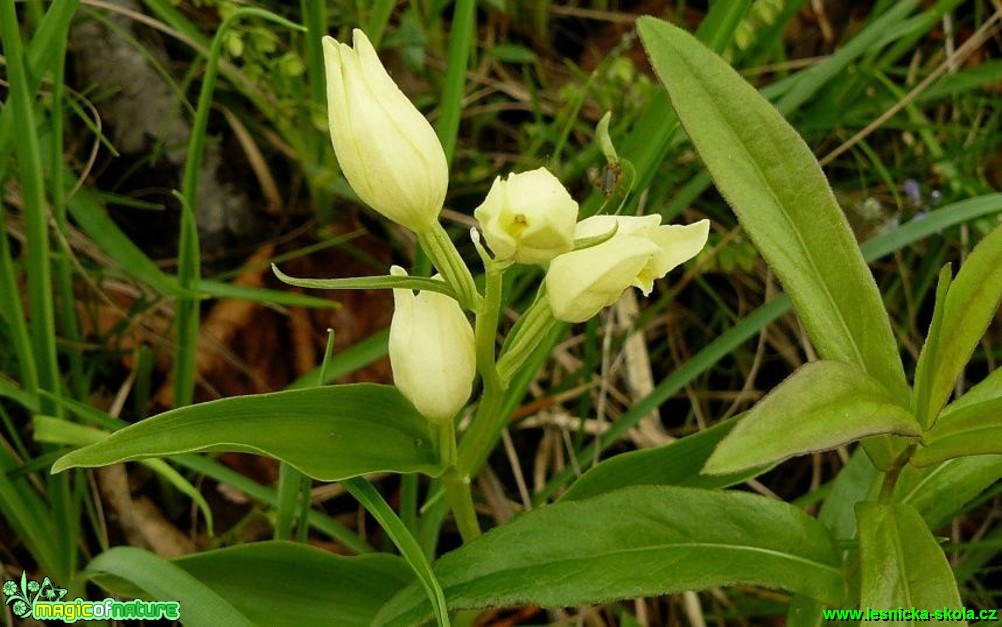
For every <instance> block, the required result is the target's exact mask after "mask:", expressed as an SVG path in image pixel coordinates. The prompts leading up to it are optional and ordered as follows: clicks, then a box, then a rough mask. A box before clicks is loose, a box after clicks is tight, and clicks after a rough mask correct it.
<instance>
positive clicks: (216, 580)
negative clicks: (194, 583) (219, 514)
mask: <svg viewBox="0 0 1002 627" xmlns="http://www.w3.org/2000/svg"><path fill="white" fill-rule="evenodd" d="M172 562H173V564H174V565H176V566H179V567H180V568H182V569H183V570H184V571H186V572H187V573H188V574H189V575H191V576H192V577H194V578H195V579H197V580H198V581H199V582H201V583H202V584H203V585H205V586H207V587H208V588H210V589H211V590H212V591H214V592H215V593H216V594H218V595H219V596H220V597H222V598H224V599H226V600H227V601H229V602H230V603H231V604H232V605H233V607H235V608H236V609H237V610H238V611H240V612H241V613H242V614H244V615H245V616H247V617H248V618H249V619H251V621H253V622H254V623H255V624H258V625H277V624H283V625H325V624H327V625H329V624H337V625H345V626H346V627H349V626H352V625H358V626H359V627H362V626H368V625H371V624H372V620H373V618H374V617H375V615H376V612H378V611H379V608H380V607H382V606H383V605H384V604H385V603H386V602H387V601H388V600H389V599H390V597H392V596H393V595H394V594H396V593H397V592H398V591H399V590H402V589H403V588H404V587H405V586H407V585H408V584H410V583H411V582H413V581H414V575H413V574H412V573H411V571H410V568H409V567H408V566H407V564H406V563H405V562H404V561H403V560H402V559H401V558H399V557H397V556H395V555H388V554H386V553H375V554H369V555H362V556H355V557H345V556H341V555H334V554H333V553H328V552H326V551H321V550H320V549H316V548H313V547H310V546H306V545H303V544H297V543H293V542H281V541H275V542H255V543H252V544H243V545H240V546H235V547H231V548H225V549H218V550H215V551H205V552H203V553H197V554H194V555H186V556H184V557H179V558H176V559H174V560H172Z"/></svg>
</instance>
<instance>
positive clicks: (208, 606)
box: [84, 546, 255, 627]
mask: <svg viewBox="0 0 1002 627" xmlns="http://www.w3.org/2000/svg"><path fill="white" fill-rule="evenodd" d="M84 575H85V576H87V577H88V578H89V579H94V580H96V581H97V582H98V583H99V584H100V585H102V586H103V585H110V586H112V589H114V590H117V589H118V588H117V586H115V582H116V581H118V580H121V581H125V582H126V583H128V584H131V585H132V586H135V587H136V588H139V589H140V590H142V591H143V592H144V594H143V595H142V599H143V600H144V601H178V602H179V603H180V604H181V622H182V623H184V625H185V626H186V627H199V626H200V625H205V626H206V627H218V626H219V625H226V626H227V627H230V626H231V625H232V626H237V625H247V626H248V627H249V626H251V625H254V624H255V623H254V621H252V620H251V619H250V618H249V617H247V616H246V615H244V614H243V613H241V612H240V611H239V610H237V609H236V608H235V607H234V606H233V605H231V604H230V602H229V601H228V600H227V599H226V598H224V597H223V596H221V595H219V594H217V593H216V592H215V591H214V590H212V589H211V588H210V587H208V586H207V585H205V584H203V583H202V582H200V581H199V580H198V579H196V578H195V577H193V576H191V575H190V574H188V573H187V572H185V571H184V570H182V569H181V568H180V567H178V566H175V565H174V564H172V563H170V562H168V561H167V560H164V559H163V558H160V557H158V556H156V555H154V554H153V553H150V552H148V551H144V550H142V549H137V548H135V547H125V546H119V547H114V548H112V549H108V550H107V551H105V552H104V553H101V554H100V555H98V556H97V557H95V558H94V559H93V560H92V561H91V563H90V564H88V565H87V568H86V569H85V570H84Z"/></svg>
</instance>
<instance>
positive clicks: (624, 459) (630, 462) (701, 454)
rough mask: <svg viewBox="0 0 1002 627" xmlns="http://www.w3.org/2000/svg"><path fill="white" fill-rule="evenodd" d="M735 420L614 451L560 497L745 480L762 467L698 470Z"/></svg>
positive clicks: (714, 486)
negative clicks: (717, 472)
mask: <svg viewBox="0 0 1002 627" xmlns="http://www.w3.org/2000/svg"><path fill="white" fill-rule="evenodd" d="M742 415H744V414H742ZM739 420H740V417H735V418H732V419H731V420H728V421H726V422H722V423H720V424H717V425H714V426H712V427H710V428H709V429H706V430H705V431H700V432H699V433H694V434H692V435H689V436H686V437H684V438H681V439H679V440H676V441H675V442H672V443H671V444H668V445H665V446H656V447H654V448H646V449H641V450H639V451H630V452H629V453H622V454H620V455H616V456H615V457H612V458H610V459H607V460H605V461H603V462H602V463H601V464H598V465H597V466H595V467H593V468H592V469H591V470H589V471H588V472H586V473H585V474H584V475H582V476H581V478H580V479H578V480H577V481H575V482H574V483H573V484H571V487H570V489H569V490H567V492H565V493H564V495H563V497H561V498H562V499H563V500H568V501H571V500H573V501H580V500H581V499H586V498H590V497H593V496H598V495H599V494H605V493H606V492H612V491H613V490H618V489H620V488H626V487H629V486H633V485H675V486H687V487H690V488H704V489H718V488H726V487H728V486H731V485H734V484H737V483H742V482H743V481H747V480H748V479H751V478H753V477H755V476H756V475H759V474H761V473H762V471H763V469H762V468H754V469H751V470H749V471H746V472H740V473H736V474H727V475H704V474H702V473H701V472H700V470H701V469H702V468H703V464H705V463H706V460H707V459H709V457H710V455H711V454H712V453H713V450H714V449H715V448H716V447H717V444H719V443H720V440H722V439H723V438H724V436H726V435H727V434H728V433H730V432H731V429H733V428H734V426H735V425H737V424H738V421H739Z"/></svg>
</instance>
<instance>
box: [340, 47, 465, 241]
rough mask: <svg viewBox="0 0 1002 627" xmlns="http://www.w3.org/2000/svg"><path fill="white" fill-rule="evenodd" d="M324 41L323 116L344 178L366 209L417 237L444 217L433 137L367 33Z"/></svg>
mask: <svg viewBox="0 0 1002 627" xmlns="http://www.w3.org/2000/svg"><path fill="white" fill-rule="evenodd" d="M353 35H354V45H355V47H354V48H352V47H351V46H348V45H347V44H343V43H339V42H337V41H336V40H334V39H333V38H332V37H324V39H323V48H324V65H325V68H326V73H327V115H328V121H329V123H330V132H331V141H332V142H333V144H334V152H335V154H337V160H338V163H339V164H340V166H341V172H342V173H343V174H344V176H345V178H346V179H348V183H349V184H350V185H351V188H352V189H354V190H355V193H356V194H358V196H359V198H361V199H362V200H363V201H364V202H365V203H366V204H367V205H369V206H370V207H372V208H373V209H375V210H376V211H378V212H379V213H381V214H383V215H384V216H386V217H387V218H389V219H390V220H393V221H394V222H396V223H398V224H402V225H403V226H406V227H407V228H409V229H411V230H412V231H415V232H418V233H420V232H422V231H425V230H427V229H428V228H429V227H430V226H431V225H432V224H434V223H435V221H437V220H438V214H439V213H440V212H441V210H442V204H443V202H444V201H445V191H446V188H447V187H448V184H449V168H448V165H447V164H446V161H445V152H444V151H443V150H442V144H441V143H439V141H438V136H437V135H435V131H434V130H433V129H432V128H431V125H430V124H429V123H428V120H426V119H425V117H424V116H423V115H421V113H420V112H419V111H418V110H417V109H416V108H415V107H414V105H413V104H411V101H410V100H408V99H407V96H405V95H404V93H403V92H402V91H400V89H399V88H398V87H397V85H396V84H395V83H394V82H393V79H391V78H390V75H389V74H387V73H386V69H385V68H383V65H382V64H381V63H380V62H379V57H377V56H376V51H375V49H374V48H373V47H372V44H371V43H369V40H368V39H367V38H366V36H365V33H363V32H362V31H360V30H358V29H356V30H355V31H354V32H353Z"/></svg>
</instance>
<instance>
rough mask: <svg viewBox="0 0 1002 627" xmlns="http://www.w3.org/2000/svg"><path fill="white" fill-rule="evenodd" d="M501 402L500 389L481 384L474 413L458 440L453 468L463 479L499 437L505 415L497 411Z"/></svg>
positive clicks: (479, 462) (467, 478)
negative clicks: (482, 387) (461, 437)
mask: <svg viewBox="0 0 1002 627" xmlns="http://www.w3.org/2000/svg"><path fill="white" fill-rule="evenodd" d="M503 401H504V392H503V390H502V388H500V387H495V388H492V387H487V386H484V393H483V394H482V395H481V396H480V403H479V404H478V405H477V412H476V414H475V415H474V416H473V420H472V421H471V422H470V426H469V428H468V429H467V430H466V432H465V433H464V434H463V441H462V442H460V443H459V458H458V460H457V462H456V469H457V470H458V472H459V475H460V476H461V477H464V478H465V480H466V481H469V477H470V476H472V475H473V474H474V473H475V472H476V471H477V470H478V469H479V468H480V465H481V464H482V463H483V462H484V460H486V459H487V455H489V454H490V451H491V449H493V448H494V445H495V443H497V441H498V438H499V437H500V436H501V431H502V430H503V429H504V426H505V418H506V416H505V415H504V414H503V413H502V412H501V407H502V405H503Z"/></svg>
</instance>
